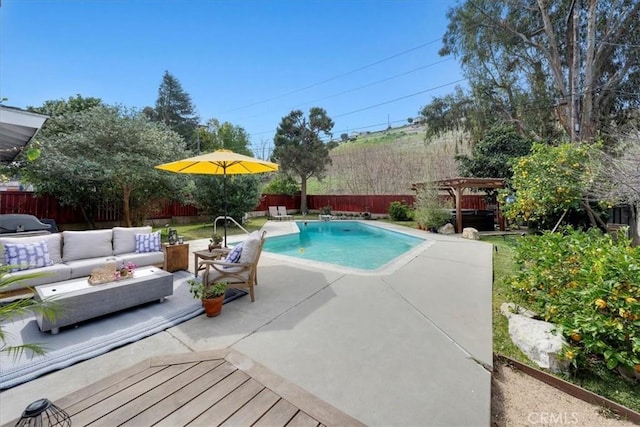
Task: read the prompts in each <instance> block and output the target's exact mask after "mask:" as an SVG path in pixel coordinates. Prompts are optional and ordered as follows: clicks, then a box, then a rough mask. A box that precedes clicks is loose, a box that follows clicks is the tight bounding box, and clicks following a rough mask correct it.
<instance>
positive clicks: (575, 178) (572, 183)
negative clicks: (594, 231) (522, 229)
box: [500, 143, 598, 228]
mask: <svg viewBox="0 0 640 427" xmlns="http://www.w3.org/2000/svg"><path fill="white" fill-rule="evenodd" d="M596 150H597V147H596V146H594V145H586V144H570V143H563V144H560V145H557V146H551V145H546V144H542V143H535V144H534V145H533V146H532V148H531V153H530V154H529V155H527V156H524V157H520V158H517V159H515V160H514V164H513V177H512V180H511V188H510V189H505V190H502V191H501V192H500V202H501V203H502V205H503V206H504V216H505V217H506V218H507V219H509V220H511V221H524V222H526V223H529V224H537V225H539V226H543V227H544V226H550V225H552V224H553V223H555V222H556V221H558V219H559V218H561V217H562V216H563V214H564V213H565V212H567V211H569V210H571V209H574V210H586V211H587V212H588V214H589V216H590V219H591V220H592V223H595V222H598V218H597V215H595V214H594V213H593V210H592V209H591V207H590V206H589V200H588V198H587V197H586V194H587V189H588V188H589V186H590V185H591V183H592V182H593V179H594V176H595V168H594V162H595V161H596V160H594V159H596V158H597V155H596V153H597V151H596ZM514 196H515V198H514ZM593 225H595V224H593ZM549 228H550V227H549Z"/></svg>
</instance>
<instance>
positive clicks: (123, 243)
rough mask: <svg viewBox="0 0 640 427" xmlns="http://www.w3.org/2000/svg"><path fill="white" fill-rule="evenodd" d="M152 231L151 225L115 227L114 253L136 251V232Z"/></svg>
mask: <svg viewBox="0 0 640 427" xmlns="http://www.w3.org/2000/svg"><path fill="white" fill-rule="evenodd" d="M147 233H151V227H150V226H147V227H113V254H114V255H120V254H127V253H130V252H135V251H136V234H147Z"/></svg>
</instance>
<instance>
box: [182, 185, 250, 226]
mask: <svg viewBox="0 0 640 427" xmlns="http://www.w3.org/2000/svg"><path fill="white" fill-rule="evenodd" d="M194 181H195V188H194V191H193V197H194V200H195V203H196V205H197V206H198V208H200V210H202V211H204V212H206V213H207V214H208V215H210V216H211V218H212V220H213V219H215V217H217V216H219V215H224V199H223V198H222V194H223V185H224V177H222V176H214V175H197V176H195V177H194ZM226 199H227V214H228V215H229V216H230V217H232V218H233V219H235V220H236V221H237V222H238V223H239V224H242V222H241V221H242V217H243V216H244V214H245V212H249V211H252V210H254V209H255V208H256V206H258V204H259V203H260V177H259V176H256V175H231V176H227V189H226Z"/></svg>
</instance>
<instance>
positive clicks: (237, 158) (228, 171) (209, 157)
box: [156, 149, 278, 246]
mask: <svg viewBox="0 0 640 427" xmlns="http://www.w3.org/2000/svg"><path fill="white" fill-rule="evenodd" d="M156 169H162V170H166V171H169V172H175V173H188V174H202V175H223V176H224V182H223V203H224V244H225V246H226V245H227V175H239V174H254V173H264V172H275V171H277V170H278V165H277V164H275V163H271V162H268V161H266V160H260V159H256V158H253V157H249V156H245V155H243V154H238V153H234V152H233V151H231V150H225V149H221V150H216V151H214V152H212V153H207V154H201V155H199V156H195V157H189V158H188V159H183V160H176V161H175V162H171V163H165V164H162V165H158V166H156Z"/></svg>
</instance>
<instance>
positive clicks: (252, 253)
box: [240, 231, 260, 264]
mask: <svg viewBox="0 0 640 427" xmlns="http://www.w3.org/2000/svg"><path fill="white" fill-rule="evenodd" d="M242 246H243V247H242V253H241V254H240V263H242V264H245V263H246V264H250V263H252V262H253V259H254V258H255V257H256V252H257V251H258V246H260V232H259V231H254V232H252V233H251V234H249V235H248V236H247V238H246V239H245V240H244V244H243V245H242Z"/></svg>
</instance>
